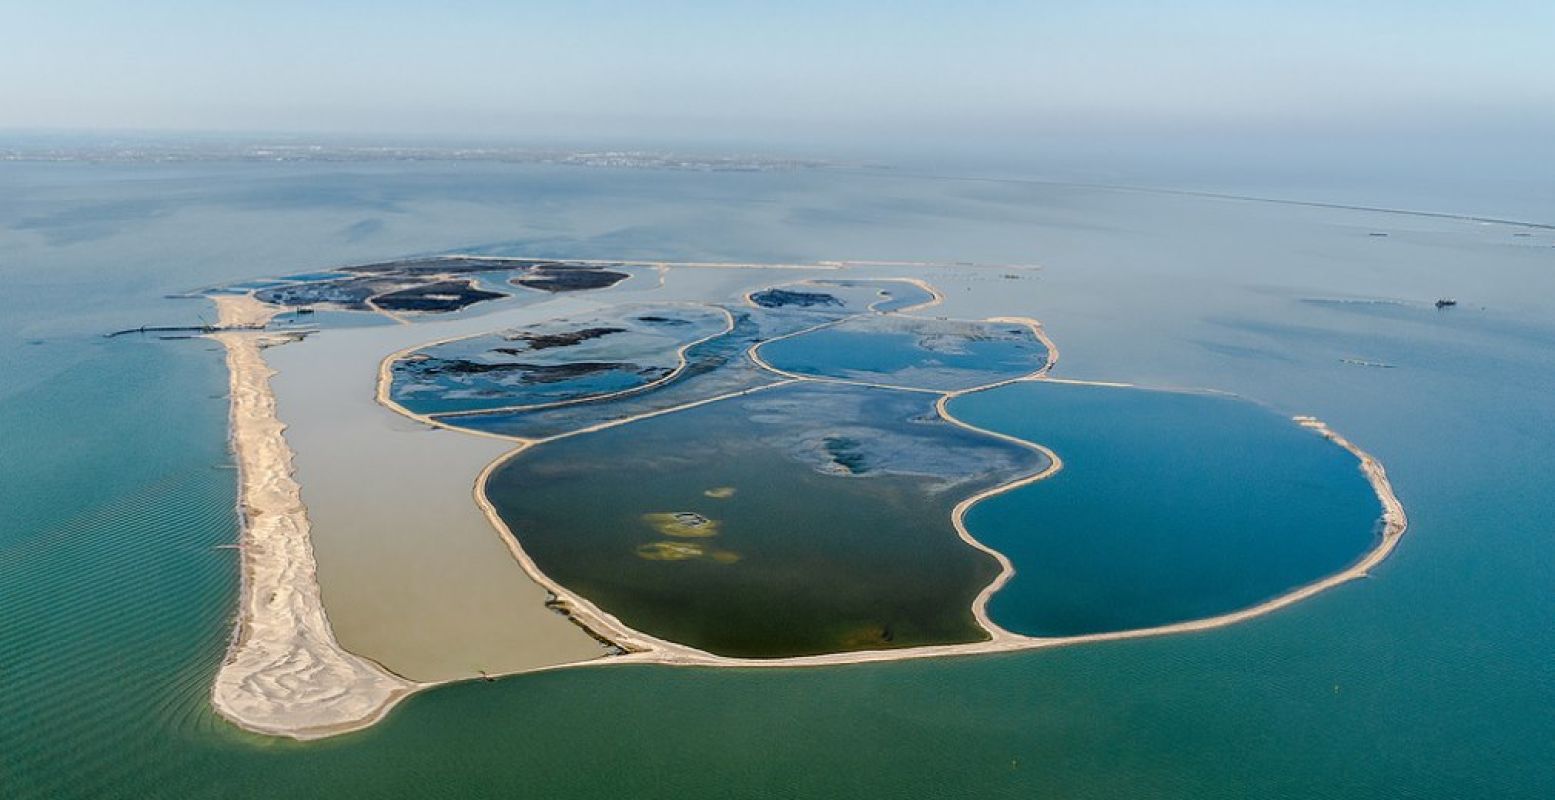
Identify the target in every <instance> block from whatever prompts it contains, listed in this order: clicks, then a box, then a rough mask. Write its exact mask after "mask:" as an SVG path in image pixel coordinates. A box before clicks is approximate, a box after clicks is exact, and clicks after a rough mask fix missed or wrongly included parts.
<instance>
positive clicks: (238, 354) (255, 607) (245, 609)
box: [211, 296, 418, 739]
mask: <svg viewBox="0 0 1555 800" xmlns="http://www.w3.org/2000/svg"><path fill="white" fill-rule="evenodd" d="M215 302H216V305H217V308H218V310H219V312H220V315H221V324H222V325H223V326H231V327H236V326H252V325H262V324H263V323H264V322H266V321H267V320H268V319H269V317H270V316H273V315H274V313H275V312H276V309H274V308H273V307H269V306H265V305H264V304H262V303H260V302H259V301H257V300H255V299H254V298H253V297H252V296H232V297H218V298H216V299H215ZM211 338H213V339H215V340H216V341H218V342H220V343H221V344H222V346H223V347H225V348H226V351H227V369H228V370H229V373H230V379H229V380H230V387H231V395H232V406H231V419H232V422H231V425H232V449H233V452H234V454H235V455H236V457H237V462H238V468H239V476H240V477H239V493H238V507H239V510H240V511H241V518H242V539H241V544H240V551H241V558H242V590H241V596H240V600H239V611H238V620H237V629H236V631H235V632H234V635H233V638H232V644H231V646H230V647H229V649H228V651H227V656H226V659H225V660H224V661H223V662H222V665H221V669H220V670H219V671H218V672H217V675H216V682H215V686H214V688H213V689H212V692H211V701H212V703H213V704H214V705H215V706H216V710H217V711H219V712H220V713H221V714H222V716H225V717H226V718H228V719H229V720H231V721H232V722H234V723H236V724H237V725H238V726H239V727H242V728H246V729H248V730H251V731H256V732H259V733H267V734H274V735H284V736H291V737H293V738H297V739H312V738H318V737H322V736H329V735H332V734H336V733H341V732H344V731H349V730H355V729H357V728H362V727H366V726H368V725H371V724H372V723H374V722H376V721H377V720H378V719H380V718H382V716H383V715H384V714H385V713H387V712H388V710H389V709H390V708H391V707H392V706H393V705H394V704H395V703H396V702H398V701H399V700H400V699H401V698H403V697H404V696H406V695H407V694H409V693H410V692H411V691H413V690H414V689H415V688H417V686H418V685H417V684H414V683H411V682H409V681H406V680H404V679H402V678H399V677H397V676H395V675H392V674H390V673H389V672H387V671H385V670H384V669H382V668H381V667H379V666H378V665H376V664H374V663H372V662H370V661H368V660H366V659H363V658H360V657H358V656H355V655H352V654H350V653H347V652H346V651H345V650H343V649H341V647H340V645H339V644H338V643H337V642H336V641H335V637H334V634H333V633H332V632H331V631H330V627H329V621H328V620H327V619H326V618H325V616H324V607H323V604H322V602H321V600H320V597H319V586H318V580H317V575H316V570H317V567H316V565H315V563H314V560H313V550H312V547H311V545H310V544H309V541H308V534H309V527H308V515H307V509H306V508H304V507H303V505H302V497H301V489H300V487H299V486H298V485H297V482H296V481H295V480H293V479H292V455H291V450H290V448H289V447H288V446H287V444H286V439H285V438H284V437H283V436H282V431H283V430H284V426H283V425H282V424H281V422H280V420H279V419H277V418H276V414H275V397H274V395H273V394H272V393H271V391H270V376H271V375H272V374H273V372H272V370H270V368H269V367H268V366H266V364H265V362H264V359H263V357H262V355H261V352H260V351H261V349H262V348H263V347H265V346H268V345H272V344H277V343H280V342H283V341H286V339H285V337H283V336H278V335H275V334H267V333H264V332H262V331H257V330H255V331H235V330H233V331H223V332H220V333H215V334H211Z"/></svg>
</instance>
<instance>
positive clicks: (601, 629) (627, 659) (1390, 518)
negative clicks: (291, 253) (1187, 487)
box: [379, 278, 1408, 668]
mask: <svg viewBox="0 0 1555 800" xmlns="http://www.w3.org/2000/svg"><path fill="white" fill-rule="evenodd" d="M882 280H902V281H904V282H908V283H912V284H913V285H916V286H919V287H920V288H925V289H927V290H928V291H929V292H930V294H931V295H932V298H931V299H930V300H928V301H926V302H924V303H921V304H918V305H915V306H911V307H909V308H904V309H901V310H899V311H896V312H879V311H873V310H872V309H871V311H870V312H869V313H885V314H902V313H903V312H906V311H917V310H921V309H923V308H928V307H931V306H934V305H938V304H939V303H940V302H941V301H942V300H943V297H944V295H943V294H941V293H940V292H939V291H938V290H937V289H934V288H933V287H931V286H928V284H925V283H924V282H922V281H921V280H918V279H914V278H902V279H882ZM796 283H824V282H822V281H798V282H796ZM752 294H754V292H747V293H746V294H745V295H744V296H743V298H742V299H743V301H744V302H745V303H746V304H750V305H754V301H753V300H752V298H751V295H752ZM848 318H849V317H843V318H842V319H848ZM842 319H836V320H828V321H826V322H822V323H819V324H817V325H814V326H811V327H809V328H805V329H803V330H800V331H796V332H793V333H790V334H786V335H785V336H781V337H774V338H772V339H769V340H766V342H770V341H777V340H778V339H780V338H788V337H792V336H800V335H803V334H805V333H809V332H812V331H815V330H820V329H823V328H826V327H829V326H831V325H835V324H837V323H838V322H840V321H842ZM981 321H985V322H1004V323H1014V324H1022V325H1027V326H1029V327H1030V328H1031V329H1032V331H1033V333H1034V334H1035V335H1036V336H1037V338H1038V339H1040V340H1041V341H1042V343H1043V345H1044V346H1045V347H1046V349H1047V358H1046V360H1045V363H1044V364H1043V365H1042V366H1041V367H1039V368H1038V369H1037V370H1035V371H1034V372H1032V373H1030V374H1028V375H1023V376H1019V377H1015V378H1009V379H1005V380H1001V381H996V382H993V383H989V384H985V385H982V386H976V387H971V388H967V389H961V390H955V391H940V390H930V389H923V388H921V387H902V386H893V385H889V384H881V383H871V382H868V381H858V380H850V379H845V378H830V377H818V376H810V375H800V374H797V373H790V372H786V371H783V370H780V369H777V368H775V367H773V366H772V365H770V364H768V363H767V362H766V361H764V360H763V359H762V358H761V356H760V353H759V350H760V348H761V346H762V345H763V344H765V343H766V342H758V343H756V344H753V345H752V346H751V347H750V348H748V349H747V351H746V355H747V357H749V358H750V359H751V360H752V361H753V362H754V363H756V364H757V365H758V366H761V367H762V368H763V369H766V370H768V371H770V372H772V373H774V374H776V375H780V376H782V377H783V378H784V380H783V381H780V382H778V383H774V384H769V385H766V386H761V387H757V388H755V389H745V390H740V391H736V392H730V393H727V394H723V395H719V396H716V397H711V398H706V399H703V400H698V401H695V402H692V403H687V404H684V405H681V406H676V407H674V408H669V409H662V410H657V411H651V412H646V413H643V414H639V415H635V416H631V417H626V418H623V419H618V420H611V421H609V422H606V423H600V424H596V425H591V426H588V427H586V428H583V429H580V430H577V431H570V432H567V433H563V434H558V435H555V436H551V437H547V438H545V439H522V440H521V439H516V438H515V441H518V442H519V444H520V446H519V447H518V448H516V449H515V450H513V451H512V452H510V453H508V454H506V455H504V456H503V457H502V458H499V459H497V460H496V461H495V462H493V463H491V464H490V465H488V466H487V467H486V469H485V470H483V471H482V473H481V475H480V477H479V478H478V479H477V480H476V501H477V502H478V503H479V504H480V506H481V509H482V510H483V511H484V512H485V513H486V516H487V518H488V519H490V520H491V523H492V525H493V526H494V527H496V528H497V530H498V531H500V532H501V533H502V534H503V537H502V538H503V541H504V543H506V544H507V546H508V549H509V550H510V551H511V552H512V553H513V556H514V558H516V559H517V560H518V561H519V563H520V564H521V565H523V567H524V570H525V571H526V572H528V573H529V575H530V576H531V577H532V578H533V579H534V580H535V581H536V582H537V583H539V584H541V585H542V586H545V587H546V588H547V589H549V590H550V591H551V592H552V593H553V594H554V595H555V596H556V597H557V605H558V606H559V607H560V608H562V609H564V610H565V611H566V612H567V613H568V614H569V615H571V616H572V617H573V619H575V620H577V621H578V622H579V623H580V624H582V625H584V626H585V627H587V628H588V629H589V630H591V631H593V632H594V633H595V634H596V635H598V636H600V637H601V638H604V639H608V640H610V641H612V642H614V643H616V644H617V645H619V646H620V647H622V648H623V649H625V650H627V651H628V653H627V654H626V655H622V656H617V657H614V658H610V659H603V660H598V661H592V662H583V663H578V664H573V665H564V666H602V665H608V664H613V663H614V664H620V663H655V664H670V665H686V666H715V667H731V666H738V667H804V666H823V665H829V664H852V663H865V662H881V661H898V660H906V659H916V658H935V657H944V656H954V655H972V654H979V653H998V652H1013V651H1020V650H1034V649H1038V648H1044V647H1060V646H1065V645H1072V644H1081V643H1087V642H1101V641H1113V640H1122V639H1136V638H1144V637H1150V636H1162V635H1167V634H1173V633H1187V632H1191V631H1202V630H1209V629H1213V628H1218V627H1222V626H1225V625H1230V624H1233V623H1236V622H1241V621H1244V620H1247V619H1251V618H1254V617H1257V616H1261V615H1263V614H1267V613H1270V612H1272V611H1275V610H1278V609H1280V608H1284V607H1286V606H1289V605H1292V604H1294V603H1297V602H1299V601H1301V600H1304V599H1306V598H1308V597H1311V596H1313V595H1315V594H1317V593H1319V592H1322V591H1324V590H1326V589H1329V588H1332V587H1334V586H1338V585H1339V584H1342V583H1345V582H1348V581H1350V580H1353V579H1356V578H1360V577H1364V576H1365V575H1366V574H1367V573H1368V572H1369V571H1370V570H1371V569H1372V568H1374V567H1375V566H1376V565H1377V564H1379V563H1381V562H1382V561H1383V560H1384V559H1385V558H1387V556H1388V554H1389V553H1391V552H1392V551H1393V548H1394V547H1396V546H1397V544H1398V540H1399V538H1400V537H1401V536H1402V534H1403V532H1404V529H1405V528H1406V527H1407V524H1408V523H1407V519H1406V517H1405V514H1404V509H1403V505H1402V504H1401V503H1400V502H1399V501H1398V498H1397V496H1396V495H1395V494H1394V492H1393V487H1392V485H1391V484H1390V483H1389V482H1388V480H1387V475H1386V473H1385V472H1384V471H1383V469H1382V465H1381V464H1380V463H1379V462H1378V461H1377V460H1376V459H1375V458H1373V457H1372V456H1371V455H1370V454H1368V453H1366V452H1365V451H1363V450H1361V449H1360V448H1359V447H1356V446H1355V445H1354V444H1353V443H1351V442H1350V441H1349V440H1347V439H1345V438H1344V437H1342V436H1340V435H1338V434H1337V433H1335V432H1333V431H1332V430H1330V429H1329V428H1328V427H1327V426H1326V425H1324V424H1323V423H1322V422H1320V421H1318V420H1316V419H1315V418H1312V417H1297V418H1295V421H1296V422H1297V423H1298V424H1300V425H1302V426H1303V427H1305V428H1308V429H1310V430H1313V431H1315V432H1317V433H1319V434H1321V435H1323V436H1324V437H1325V438H1327V439H1328V440H1329V441H1331V442H1333V443H1334V444H1336V445H1338V446H1340V447H1343V448H1344V449H1345V450H1347V451H1348V452H1350V453H1351V454H1352V455H1354V456H1355V457H1356V458H1357V460H1358V461H1359V462H1360V467H1361V470H1362V472H1363V473H1364V474H1365V476H1366V478H1367V481H1368V483H1370V485H1371V487H1372V490H1373V491H1374V492H1375V493H1376V495H1377V497H1378V499H1379V501H1380V502H1381V504H1382V522H1383V526H1382V528H1383V529H1382V536H1381V539H1380V541H1379V542H1378V543H1377V545H1376V546H1375V547H1374V548H1372V549H1371V550H1370V551H1368V552H1367V553H1366V554H1365V555H1364V556H1362V557H1361V559H1360V560H1359V561H1357V562H1356V563H1355V564H1353V565H1351V566H1350V567H1349V568H1347V569H1345V570H1343V571H1341V572H1339V573H1336V574H1334V575H1331V576H1328V577H1326V578H1323V579H1320V580H1318V581H1315V582H1312V583H1309V584H1306V585H1303V586H1300V587H1296V588H1294V589H1292V590H1290V591H1288V592H1286V593H1284V594H1282V595H1279V596H1277V597H1274V598H1271V599H1269V600H1267V601H1264V602H1262V603H1259V604H1257V605H1254V606H1251V607H1248V608H1244V609H1241V610H1238V611H1233V612H1228V613H1226V614H1220V615H1217V616H1213V617H1207V618H1203V619H1196V620H1187V621H1184V622H1178V623H1171V624H1167V625H1160V626H1155V627H1150V628H1138V629H1132V630H1125V631H1112V632H1107V633H1096V634H1085V635H1080V636H1064V637H1037V636H1026V635H1023V634H1018V633H1014V632H1011V631H1009V630H1006V629H1005V628H1003V627H1000V626H999V625H998V624H997V623H995V622H994V621H993V620H992V619H991V618H990V617H989V616H988V611H987V607H988V602H989V600H990V598H992V596H993V595H994V593H995V592H997V591H998V590H999V589H1000V588H1002V587H1003V586H1004V585H1006V584H1007V583H1008V582H1009V581H1010V579H1011V578H1012V577H1014V575H1015V566H1014V564H1013V563H1011V561H1010V560H1009V558H1008V557H1007V556H1005V555H1004V554H1003V553H1001V552H999V551H997V550H995V549H993V548H991V547H989V546H987V545H985V544H983V543H982V542H980V541H978V540H977V538H976V537H974V536H973V535H972V533H971V532H970V531H969V530H968V529H967V527H966V524H965V517H966V514H967V512H968V511H970V510H971V508H972V507H973V506H975V505H976V504H978V503H980V502H982V501H983V500H986V499H988V498H989V497H993V496H996V495H999V494H1003V493H1005V492H1009V491H1012V490H1014V489H1018V488H1021V487H1023V486H1027V485H1030V484H1032V483H1035V482H1037V481H1040V480H1044V479H1046V478H1048V477H1051V476H1052V475H1054V474H1056V473H1057V472H1058V471H1059V470H1061V469H1063V460H1062V458H1060V457H1059V455H1058V454H1057V453H1055V452H1053V451H1052V450H1051V449H1049V448H1047V447H1045V446H1043V445H1041V444H1038V443H1035V442H1029V441H1026V440H1024V439H1020V438H1018V437H1015V436H1010V435H1008V434H1004V433H999V432H997V431H991V430H987V429H984V428H979V427H977V426H974V425H971V424H969V423H967V422H965V421H963V420H961V419H958V418H957V417H955V416H954V415H952V414H951V413H950V412H949V409H948V404H949V402H950V401H951V400H953V399H954V398H956V397H959V396H962V395H966V394H972V393H975V392H981V391H986V390H989V389H993V388H996V387H999V386H1004V385H1007V384H1011V383H1017V382H1021V381H1044V380H1054V379H1052V378H1051V377H1049V373H1050V372H1051V370H1052V369H1053V367H1054V366H1056V365H1057V363H1058V357H1059V349H1058V346H1057V344H1056V343H1055V342H1054V341H1053V340H1052V338H1051V337H1049V336H1048V334H1047V332H1046V330H1045V329H1044V328H1043V327H1042V325H1041V323H1040V322H1038V321H1037V320H1034V319H1031V318H1027V317H992V318H989V319H987V320H981ZM386 365H387V362H386ZM386 374H387V372H386V370H380V375H386ZM800 381H813V382H818V383H841V384H850V385H855V386H867V387H874V388H883V389H897V390H908V391H919V392H927V393H932V394H936V395H939V399H938V400H937V401H936V402H935V410H936V411H937V413H938V414H939V415H940V416H941V417H942V418H944V419H945V421H947V422H949V423H950V424H952V425H956V426H958V427H961V428H964V429H966V430H970V431H973V432H976V433H978V434H981V435H984V436H989V437H992V438H996V439H1001V440H1004V441H1007V442H1010V443H1012V444H1016V445H1019V446H1022V447H1026V448H1028V449H1031V450H1035V451H1037V452H1040V453H1042V454H1043V455H1044V456H1045V457H1046V458H1047V459H1048V466H1047V467H1045V468H1044V469H1042V470H1040V471H1038V472H1036V473H1034V474H1031V475H1027V476H1024V477H1021V478H1018V479H1015V480H1013V481H1010V482H1008V483H1005V484H1001V485H999V486H995V487H992V488H989V489H986V490H984V491H981V492H979V493H977V494H974V495H972V496H971V497H968V498H966V499H964V500H962V501H961V502H960V503H958V504H957V505H956V506H955V507H954V509H953V510H952V512H951V522H952V524H953V525H954V527H955V529H956V533H957V535H958V536H959V537H960V538H961V539H962V540H963V541H964V542H966V543H967V544H968V545H969V546H971V547H973V548H975V549H977V550H980V551H982V552H984V553H987V554H988V555H989V556H990V557H992V558H994V559H995V560H996V561H997V562H998V563H999V566H1000V570H999V574H998V575H996V576H995V577H994V579H993V580H992V581H991V582H990V583H989V584H988V585H987V586H985V587H984V588H983V589H982V590H981V591H980V592H979V593H978V595H977V597H976V599H975V600H974V601H973V607H972V612H973V615H974V617H975V618H976V620H977V622H978V625H979V626H980V627H982V628H983V630H984V631H985V632H986V633H987V635H988V639H987V640H985V641H982V642H973V643H969V644H949V645H931V646H924V647H912V648H903V649H897V650H866V651H852V652H839V653H829V654H825V655H816V656H798V657H787V658H735V657H729V656H720V655H717V654H714V653H709V652H707V651H705V650H700V649H697V648H694V647H689V646H687V645H683V644H679V643H676V642H672V641H668V640H665V639H661V638H659V637H656V636H653V635H651V634H648V633H645V632H643V631H639V630H637V629H634V628H632V627H630V626H628V625H626V624H625V623H623V622H622V621H621V620H620V619H619V618H617V617H616V616H614V615H613V614H610V613H609V612H607V611H605V610H604V609H602V608H600V607H599V606H598V605H596V604H595V603H593V602H592V601H590V600H588V599H587V598H585V597H583V596H582V595H580V594H578V593H576V592H573V591H571V590H570V589H568V588H567V587H566V586H564V585H562V584H560V583H558V582H557V581H555V580H553V579H552V578H550V577H549V576H548V575H546V574H545V573H544V572H543V571H542V570H541V569H540V568H539V566H538V565H537V564H536V563H535V562H534V560H533V559H532V558H531V557H530V556H529V555H528V554H527V553H526V552H525V551H524V549H523V547H522V546H521V545H520V544H519V541H518V537H517V536H516V535H515V533H514V532H513V530H512V529H511V528H509V527H508V525H507V523H506V522H505V521H503V519H502V518H501V516H499V515H498V514H497V511H496V508H495V507H494V506H493V504H492V503H491V501H490V500H489V499H488V498H487V496H486V484H487V481H488V479H489V478H490V476H491V475H492V474H493V473H494V472H495V471H496V470H497V469H499V468H500V467H501V466H502V465H503V464H506V463H507V462H508V461H510V460H512V459H513V458H515V457H517V456H519V455H520V454H522V453H524V452H526V451H528V450H529V449H530V448H532V447H535V446H537V445H540V444H543V443H545V442H548V441H554V440H556V439H560V438H565V437H569V436H576V435H579V434H583V433H589V432H592V431H596V430H602V429H604V428H613V427H616V426H619V425H625V424H629V423H631V422H635V421H637V420H640V419H646V418H649V417H655V416H660V415H663V414H669V413H674V412H677V411H682V410H685V409H688V408H693V407H696V406H700V405H705V404H707V403H712V402H718V401H721V400H725V399H728V398H732V397H739V396H743V395H747V394H750V393H752V392H756V391H763V390H765V389H770V388H775V387H777V386H786V385H789V384H792V383H797V382H800ZM1055 382H1062V383H1073V384H1084V385H1095V386H1103V387H1109V388H1133V387H1132V385H1131V384H1124V383H1116V382H1103V381H1076V380H1062V381H1059V380H1055ZM384 391H385V389H384V387H383V386H382V385H380V387H379V393H380V397H381V396H383V393H384ZM472 433H473V432H472ZM558 668H559V667H558Z"/></svg>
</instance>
